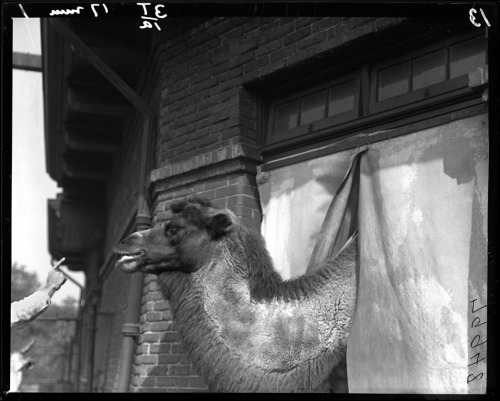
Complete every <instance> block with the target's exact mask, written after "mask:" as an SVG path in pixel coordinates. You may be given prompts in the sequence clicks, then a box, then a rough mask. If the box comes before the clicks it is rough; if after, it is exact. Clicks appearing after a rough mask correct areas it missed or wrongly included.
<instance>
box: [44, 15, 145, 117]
mask: <svg viewBox="0 0 500 401" xmlns="http://www.w3.org/2000/svg"><path fill="white" fill-rule="evenodd" d="M49 22H50V23H51V24H52V26H54V27H55V28H56V29H57V30H58V31H59V32H60V33H61V34H62V35H63V36H64V37H65V38H66V39H67V40H68V41H69V42H70V43H71V44H72V45H73V46H74V47H75V48H76V49H77V51H79V52H80V53H81V54H83V56H84V57H85V58H86V59H87V60H88V61H89V62H90V63H91V64H92V65H93V66H94V67H95V68H96V69H97V70H98V71H99V72H100V73H101V74H102V75H104V76H105V77H106V79H108V80H109V82H111V83H112V84H113V85H114V86H115V87H116V89H118V90H119V91H120V92H121V93H122V94H123V96H125V97H126V98H127V99H128V100H129V101H130V103H132V104H133V105H134V106H135V107H136V108H138V109H139V110H140V111H141V112H142V113H143V114H144V115H146V116H149V115H151V114H152V110H151V108H150V106H149V105H148V104H147V102H146V101H145V100H144V99H143V98H141V97H140V96H139V95H138V94H137V93H135V91H134V90H133V89H132V88H131V87H130V86H128V84H127V83H126V82H125V81H124V80H123V79H122V78H121V77H120V76H119V75H118V74H117V73H116V72H114V71H113V70H112V69H111V68H110V67H109V66H108V65H107V64H106V63H105V62H104V61H102V59H101V58H100V57H99V56H98V55H97V54H95V52H94V51H92V50H91V49H90V48H89V47H88V46H87V45H86V44H85V42H83V40H81V39H80V38H79V37H78V35H76V34H75V32H73V30H72V29H71V28H70V27H69V26H68V25H67V24H65V23H64V22H62V21H60V20H59V19H57V18H49Z"/></svg>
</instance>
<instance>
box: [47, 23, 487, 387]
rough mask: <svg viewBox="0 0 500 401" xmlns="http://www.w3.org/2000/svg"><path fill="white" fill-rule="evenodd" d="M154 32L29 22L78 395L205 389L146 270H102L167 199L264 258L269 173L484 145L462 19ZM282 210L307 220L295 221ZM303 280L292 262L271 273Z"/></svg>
mask: <svg viewBox="0 0 500 401" xmlns="http://www.w3.org/2000/svg"><path fill="white" fill-rule="evenodd" d="M162 24H163V25H162V30H161V31H158V30H139V29H138V27H137V26H136V25H137V21H130V20H128V19H120V20H117V21H115V20H113V19H111V20H106V19H92V20H90V19H80V18H71V19H67V20H66V19H64V18H61V19H58V21H57V22H55V23H54V22H53V21H52V20H50V21H49V20H44V21H43V23H42V35H43V57H44V68H45V70H44V91H45V107H46V111H45V113H46V114H45V116H46V144H47V160H48V163H47V169H48V172H49V173H50V175H51V176H52V177H53V178H54V179H55V180H57V182H58V183H59V185H60V186H61V187H62V193H61V195H60V196H59V198H58V199H55V200H51V201H50V202H49V226H50V227H49V231H50V246H51V253H52V254H53V256H54V257H56V258H59V257H62V256H65V257H66V258H67V260H68V266H69V268H70V269H73V270H80V271H84V272H85V273H86V288H85V291H84V295H83V296H84V306H83V307H82V310H81V325H80V326H79V327H80V332H79V337H78V338H79V341H80V342H79V346H78V347H75V355H76V357H74V358H73V359H72V360H73V370H72V374H73V379H74V390H75V391H92V392H117V391H130V392H188V391H189V392H191V391H207V386H206V383H205V381H204V379H203V377H200V376H199V374H198V372H197V369H196V366H194V365H193V364H192V363H191V362H190V361H189V358H188V357H187V356H186V354H185V351H184V349H183V344H182V340H181V338H180V337H179V334H178V333H177V330H176V322H175V320H174V319H173V317H172V314H171V311H170V308H169V303H168V301H167V300H166V299H164V297H163V296H162V294H161V293H160V292H159V290H158V286H157V277H156V276H154V275H145V276H144V277H142V276H141V277H139V276H140V275H139V274H137V275H133V276H129V275H126V274H124V273H123V272H121V271H118V270H117V269H115V268H114V267H113V266H114V262H115V257H114V254H113V247H114V246H115V245H116V244H118V243H119V242H120V240H121V239H123V238H124V237H125V236H126V235H128V234H130V233H131V232H133V231H136V230H137V229H140V228H144V227H147V226H149V225H152V226H155V225H159V224H162V223H163V222H165V221H166V220H167V219H168V218H169V216H170V209H169V206H170V204H171V203H172V202H173V201H175V200H178V199H181V198H183V197H185V196H186V195H190V194H197V195H199V196H203V197H206V198H208V199H210V200H211V201H212V202H213V203H214V204H215V205H219V206H225V207H228V208H229V209H231V210H232V211H233V212H234V213H235V214H236V216H237V218H238V220H239V222H240V223H241V224H243V225H246V226H248V227H250V228H251V229H253V230H256V231H262V232H263V234H264V236H265V237H266V241H267V242H268V245H269V247H270V251H271V254H273V256H275V255H277V256H276V257H277V258H278V259H279V258H280V256H279V255H280V252H286V250H285V251H283V250H281V251H280V250H279V245H276V244H275V241H274V240H273V238H276V236H277V235H288V234H280V233H277V232H276V230H275V228H273V226H272V225H273V223H272V221H273V220H272V217H273V216H279V215H275V214H273V213H277V212H276V208H278V209H279V207H278V206H273V207H274V208H275V209H273V207H271V206H270V205H271V203H269V199H272V198H273V196H274V195H276V194H277V193H278V192H279V191H278V189H276V188H277V186H278V184H279V182H274V183H273V181H272V180H273V178H272V177H273V174H275V173H274V172H275V171H278V170H279V169H285V170H286V169H287V168H293V166H298V165H300V163H303V162H304V161H307V160H316V159H320V158H322V157H325V156H328V155H336V154H338V155H340V154H345V152H347V153H348V155H349V157H350V156H352V152H353V151H354V150H356V149H358V148H360V147H363V146H366V145H367V144H368V145H370V144H375V143H381V142H383V141H397V140H403V139H402V138H410V137H411V136H412V135H415V134H418V133H419V132H424V131H425V132H427V131H428V130H433V129H437V130H439V129H441V130H445V131H446V130H449V129H450V130H451V129H452V128H451V127H464V126H465V127H469V126H471V125H472V126H476V125H477V124H479V125H481V124H482V125H483V128H481V130H480V133H479V134H478V135H483V136H484V137H485V138H486V140H487V128H486V126H485V124H487V120H488V118H487V116H488V114H487V82H488V74H487V72H488V69H487V64H488V63H487V39H486V36H485V31H484V29H478V28H476V27H474V26H472V25H471V24H470V22H469V21H468V20H466V19H465V18H454V17H450V18H439V19H432V18H426V19H424V18H409V17H408V18H406V17H390V18H389V17H296V18H295V17H207V18H168V19H166V20H164V22H162ZM94 56H97V57H94ZM96 59H97V61H96ZM108 68H109V69H108ZM127 93H128V94H129V95H128V96H127ZM464 132H465V133H464V138H467V137H468V136H467V135H468V134H467V132H469V131H467V129H465V131H464ZM360 134H363V135H360ZM391 143H392V142H391ZM394 143H395V142H394ZM398 146H399V145H398ZM401 146H404V145H401ZM464 146H465V145H464ZM460 149H462V148H456V152H455V154H461V153H460V152H461V150H460ZM343 152H344V153H343ZM349 152H350V153H349ZM465 153H467V152H465ZM408 157H410V156H408ZM450 157H452V156H450ZM460 157H461V156H460ZM460 157H459V158H458V159H457V160H456V161H455V160H454V159H453V160H448V162H447V163H448V164H446V163H445V164H446V165H445V169H446V168H448V169H449V170H454V168H455V167H456V165H457V163H458V164H460V163H461V162H460V160H462V159H461V158H460ZM347 159H349V158H348V157H347V158H345V160H347ZM345 160H344V162H342V163H343V164H342V163H341V165H342V166H343V167H345V166H346V162H345ZM471 163H472V162H471ZM454 166H455V167H454ZM454 171H455V170H454ZM297 174H300V172H297ZM332 174H333V173H332ZM335 174H339V178H340V179H341V178H342V176H343V174H345V170H342V169H339V170H338V171H337V173H335ZM457 174H458V173H457ZM483 174H486V177H487V171H486V172H483ZM452 175H453V173H452ZM275 176H276V175H275ZM455 178H456V180H458V181H460V180H462V179H463V180H465V178H464V176H463V175H460V174H458V175H457V176H456V177H455ZM275 179H276V178H275ZM482 179H484V176H483V178H482ZM486 181H487V180H486ZM282 182H284V181H282ZM266 184H267V185H271V188H270V189H269V187H266ZM273 185H274V187H273ZM266 188H268V193H267V194H265V193H264V192H263V191H265V189H266ZM273 188H274V189H273ZM264 198H265V199H264ZM266 199H267V200H266ZM266 202H267V203H266ZM263 205H264V206H263ZM265 205H267V206H265ZM263 207H266V216H263V212H264V211H263ZM481 207H483V208H484V207H485V206H484V204H482V206H481ZM301 216H302V217H301ZM323 216H324V214H323ZM415 216H417V217H418V213H417V214H416V215H415ZM263 217H265V219H266V222H265V223H266V224H265V227H261V223H262V221H263ZM276 219H277V220H275V221H276V222H277V223H276V224H277V226H276V227H278V226H281V227H284V226H285V225H286V222H285V221H281V222H280V219H279V218H277V217H276ZM284 219H286V217H285V218H284ZM288 219H289V220H290V219H291V220H293V222H294V223H296V222H297V220H298V221H299V223H300V224H301V226H302V225H303V226H304V227H305V226H307V224H308V217H307V214H305V215H300V216H298V215H293V213H292V217H290V216H289V217H288ZM312 219H313V220H315V219H316V217H313V218H312ZM317 220H318V223H320V220H321V219H320V218H318V219H317ZM486 221H487V220H486ZM486 221H485V222H484V223H483V224H486ZM481 229H482V227H479V228H478V230H481ZM273 230H274V231H273ZM277 230H278V231H279V227H278V228H277ZM292 230H293V228H292ZM305 231H308V229H305ZM296 241H298V242H300V241H302V240H300V239H297V240H296ZM292 243H293V241H292V240H291V239H290V242H289V243H288V244H289V246H291V244H292ZM297 246H298V247H300V245H297ZM306 254H307V252H306ZM309 255H310V251H309ZM285 259H286V258H285ZM298 259H300V257H298ZM480 262H481V263H483V262H484V261H480ZM484 268H486V266H484ZM302 273H304V270H301V269H300V268H299V267H297V266H295V265H294V264H293V263H289V267H288V270H286V269H285V270H282V274H283V276H285V277H292V276H296V275H298V274H302ZM478 274H479V273H478ZM482 275H483V273H480V276H481V277H483V279H484V276H482ZM483 281H484V280H483ZM469 284H470V286H472V287H473V288H476V286H477V287H478V288H479V287H480V286H481V285H482V284H484V283H483V282H482V281H481V279H478V281H477V282H474V283H472V284H471V283H469ZM472 287H471V288H472ZM483 296H484V297H485V296H486V294H485V293H484V294H483V293H482V292H480V293H478V297H479V298H481V299H483ZM353 355H354V354H353ZM471 356H472V354H471ZM348 363H349V360H348ZM473 385H475V384H474V383H473ZM360 386H361V387H362V385H360ZM365 386H366V384H365ZM478 386H479V387H478V389H481V387H480V385H478ZM466 387H467V386H466ZM365 388H366V387H365ZM375 388H376V387H375ZM387 388H389V387H386V389H387ZM394 388H397V386H396V387H394ZM468 388H469V391H470V388H471V386H469V387H468ZM460 391H461V392H463V391H462V390H460ZM478 391H480V390H478Z"/></svg>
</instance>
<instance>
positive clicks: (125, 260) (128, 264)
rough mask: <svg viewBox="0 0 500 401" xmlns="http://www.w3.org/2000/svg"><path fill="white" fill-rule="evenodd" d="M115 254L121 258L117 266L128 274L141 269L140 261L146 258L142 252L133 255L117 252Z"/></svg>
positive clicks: (132, 253)
mask: <svg viewBox="0 0 500 401" xmlns="http://www.w3.org/2000/svg"><path fill="white" fill-rule="evenodd" d="M115 253H116V255H117V256H119V257H120V259H118V260H117V262H116V264H115V266H116V267H118V268H119V269H121V270H123V271H124V272H127V273H131V272H135V271H137V270H138V268H139V261H140V260H141V259H142V258H143V257H144V251H142V250H141V251H137V252H131V253H130V252H126V253H125V252H119V251H116V250H115Z"/></svg>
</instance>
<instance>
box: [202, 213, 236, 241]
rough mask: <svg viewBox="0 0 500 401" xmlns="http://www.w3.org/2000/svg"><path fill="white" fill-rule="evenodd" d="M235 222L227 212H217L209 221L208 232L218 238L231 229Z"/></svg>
mask: <svg viewBox="0 0 500 401" xmlns="http://www.w3.org/2000/svg"><path fill="white" fill-rule="evenodd" d="M232 224H233V222H232V221H231V218H230V217H229V216H228V215H227V214H223V213H220V214H216V215H215V216H213V217H211V218H209V219H208V221H207V224H206V226H207V230H208V234H209V235H210V236H211V237H212V238H213V239H217V238H220V237H222V236H223V235H226V234H227V233H229V232H230V231H231V226H232Z"/></svg>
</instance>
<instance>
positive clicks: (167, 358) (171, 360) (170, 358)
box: [158, 344, 181, 365]
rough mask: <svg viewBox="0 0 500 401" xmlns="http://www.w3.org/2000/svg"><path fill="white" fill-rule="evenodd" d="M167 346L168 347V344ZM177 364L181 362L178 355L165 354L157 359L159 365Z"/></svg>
mask: <svg viewBox="0 0 500 401" xmlns="http://www.w3.org/2000/svg"><path fill="white" fill-rule="evenodd" d="M168 345H169V346H170V344H168ZM179 362H181V355H179V354H168V353H166V352H165V353H162V354H161V355H159V357H158V363H159V364H165V365H173V364H176V363H179Z"/></svg>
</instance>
